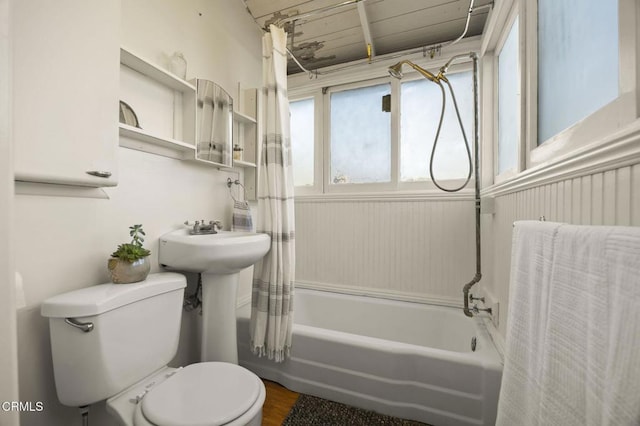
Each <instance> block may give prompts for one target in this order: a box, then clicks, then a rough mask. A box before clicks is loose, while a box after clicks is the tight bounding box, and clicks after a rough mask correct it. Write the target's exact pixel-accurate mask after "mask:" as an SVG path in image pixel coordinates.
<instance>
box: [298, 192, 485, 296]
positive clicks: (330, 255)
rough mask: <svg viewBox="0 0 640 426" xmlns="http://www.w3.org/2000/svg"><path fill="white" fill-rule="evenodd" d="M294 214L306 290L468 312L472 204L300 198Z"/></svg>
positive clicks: (460, 199) (465, 199)
mask: <svg viewBox="0 0 640 426" xmlns="http://www.w3.org/2000/svg"><path fill="white" fill-rule="evenodd" d="M295 208H296V283H297V284H298V285H299V286H302V287H312V288H319V289H327V290H333V291H339V292H347V293H356V294H367V295H373V296H379V297H389V298H394V299H399V300H411V301H426V302H432V303H438V304H447V305H455V306H460V305H461V304H462V287H463V286H464V284H465V283H467V282H468V281H469V280H470V279H471V278H472V277H473V275H474V273H475V227H474V202H473V198H472V196H470V195H458V196H455V195H454V196H451V197H443V196H438V197H433V196H432V197H398V196H389V197H385V196H380V197H360V198H357V197H351V198H350V199H345V198H340V197H336V198H330V197H324V198H322V197H315V198H303V197H298V198H297V199H296V204H295Z"/></svg>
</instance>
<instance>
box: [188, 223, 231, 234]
mask: <svg viewBox="0 0 640 426" xmlns="http://www.w3.org/2000/svg"><path fill="white" fill-rule="evenodd" d="M184 224H185V225H187V226H191V223H189V221H188V220H187V221H185V222H184ZM220 230H222V222H220V221H219V220H210V221H209V223H208V224H206V223H205V221H204V219H202V220H196V221H195V223H194V224H193V228H191V229H189V233H190V234H191V235H205V234H217V233H218V232H219V231H220Z"/></svg>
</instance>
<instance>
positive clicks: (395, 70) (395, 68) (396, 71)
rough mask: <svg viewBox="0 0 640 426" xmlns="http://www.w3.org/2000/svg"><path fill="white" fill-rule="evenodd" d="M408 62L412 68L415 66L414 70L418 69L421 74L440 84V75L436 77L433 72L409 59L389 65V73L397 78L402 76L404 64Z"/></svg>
mask: <svg viewBox="0 0 640 426" xmlns="http://www.w3.org/2000/svg"><path fill="white" fill-rule="evenodd" d="M404 64H407V65H409V66H410V67H411V68H413V69H414V70H416V71H418V72H419V73H420V74H422V75H423V76H424V77H425V78H426V79H428V80H431V81H433V82H434V83H438V84H440V79H439V77H436V76H435V75H433V74H431V73H430V72H429V71H427V70H425V69H424V68H422V67H419V66H418V65H416V64H414V63H413V62H411V61H408V60H404V61H400V62H398V63H397V64H395V65H392V66H390V67H389V70H388V71H389V74H391V76H392V77H395V78H397V79H400V78H402V71H401V69H402V65H404Z"/></svg>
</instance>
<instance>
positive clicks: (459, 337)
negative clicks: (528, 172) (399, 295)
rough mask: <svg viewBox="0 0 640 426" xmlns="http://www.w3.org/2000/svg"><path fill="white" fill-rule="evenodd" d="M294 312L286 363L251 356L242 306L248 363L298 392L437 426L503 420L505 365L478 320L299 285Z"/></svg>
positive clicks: (242, 343) (242, 357)
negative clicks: (499, 417)
mask: <svg viewBox="0 0 640 426" xmlns="http://www.w3.org/2000/svg"><path fill="white" fill-rule="evenodd" d="M294 309H295V316H294V322H295V324H294V326H293V348H292V353H291V358H290V359H287V360H286V361H285V362H283V363H279V364H276V363H274V362H273V361H268V360H266V359H265V358H259V357H257V356H255V355H253V354H252V353H251V352H250V348H249V316H250V306H249V305H245V306H243V307H241V308H240V309H239V310H238V358H239V362H240V365H242V366H244V367H246V368H248V369H249V370H251V371H253V372H255V373H256V374H257V375H259V376H260V377H262V378H265V379H268V380H272V381H275V382H278V383H281V384H282V385H284V386H286V387H287V388H289V389H291V390H294V391H297V392H301V393H305V394H310V395H315V396H318V397H321V398H325V399H329V400H332V401H337V402H342V403H344V404H348V405H352V406H356V407H360V408H364V409H369V410H374V411H377V412H379V413H382V414H387V415H391V416H397V417H402V418H406V419H411V420H417V421H421V422H425V423H429V424H432V425H435V426H444V425H487V426H488V425H493V424H494V423H495V417H496V408H497V404H498V393H499V390H500V378H501V373H502V363H501V360H500V356H499V355H498V353H497V351H496V349H495V347H494V346H493V343H492V341H491V339H490V337H489V333H488V331H487V329H486V328H485V326H484V324H483V322H482V320H480V319H479V318H467V317H465V316H464V314H463V313H462V310H461V309H454V308H447V307H440V306H433V305H425V304H420V303H411V302H399V301H392V300H386V299H378V298H373V297H366V296H353V295H346V294H339V293H332V292H325V291H317V290H308V289H300V288H297V289H296V293H295V300H294ZM473 337H475V338H476V339H475V340H476V344H475V351H472V349H471V345H472V343H471V341H472V338H473Z"/></svg>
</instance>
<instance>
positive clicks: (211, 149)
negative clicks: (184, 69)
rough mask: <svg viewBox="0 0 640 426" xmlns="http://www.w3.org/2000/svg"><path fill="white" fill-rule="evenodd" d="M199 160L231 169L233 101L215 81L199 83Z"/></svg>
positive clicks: (197, 84)
mask: <svg viewBox="0 0 640 426" xmlns="http://www.w3.org/2000/svg"><path fill="white" fill-rule="evenodd" d="M196 86H197V89H198V100H197V102H198V103H197V105H198V108H197V112H196V119H197V129H198V131H197V135H198V136H197V141H198V143H197V146H196V158H197V159H198V160H203V161H208V162H212V163H217V164H220V165H223V166H227V167H231V166H232V156H233V151H232V143H233V142H232V140H233V99H232V98H231V96H229V94H228V93H227V92H225V91H224V90H223V89H222V88H221V87H220V86H218V85H217V84H215V83H214V82H212V81H208V80H200V79H198V80H197V82H196Z"/></svg>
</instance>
